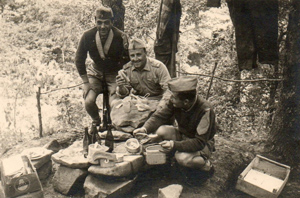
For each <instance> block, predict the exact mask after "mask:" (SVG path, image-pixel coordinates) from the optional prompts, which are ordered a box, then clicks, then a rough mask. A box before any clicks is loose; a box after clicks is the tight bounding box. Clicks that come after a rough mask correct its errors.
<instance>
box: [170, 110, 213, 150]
mask: <svg viewBox="0 0 300 198" xmlns="http://www.w3.org/2000/svg"><path fill="white" fill-rule="evenodd" d="M214 121H215V118H214V113H213V112H212V111H211V109H207V110H206V112H205V114H204V115H203V117H202V118H201V120H200V122H199V124H198V126H197V128H196V134H195V138H191V139H187V140H182V141H174V149H175V150H178V151H180V152H195V151H200V150H202V149H203V148H204V147H205V145H206V143H207V141H208V140H209V138H210V136H211V133H212V129H213V125H214V124H215V122H214Z"/></svg>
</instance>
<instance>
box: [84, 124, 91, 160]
mask: <svg viewBox="0 0 300 198" xmlns="http://www.w3.org/2000/svg"><path fill="white" fill-rule="evenodd" d="M90 142H91V140H90V136H89V129H88V127H85V128H84V137H83V156H84V157H85V158H86V157H87V155H88V148H89V144H90Z"/></svg>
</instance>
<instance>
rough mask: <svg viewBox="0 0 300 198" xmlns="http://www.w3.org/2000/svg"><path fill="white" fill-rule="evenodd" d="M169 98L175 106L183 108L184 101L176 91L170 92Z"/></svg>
mask: <svg viewBox="0 0 300 198" xmlns="http://www.w3.org/2000/svg"><path fill="white" fill-rule="evenodd" d="M170 100H171V102H172V104H173V106H174V107H175V108H184V107H185V104H184V101H182V100H180V99H179V97H178V93H176V92H171V98H170Z"/></svg>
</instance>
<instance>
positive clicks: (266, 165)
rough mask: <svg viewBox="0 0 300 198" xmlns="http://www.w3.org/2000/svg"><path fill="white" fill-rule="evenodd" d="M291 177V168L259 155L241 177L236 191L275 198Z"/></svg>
mask: <svg viewBox="0 0 300 198" xmlns="http://www.w3.org/2000/svg"><path fill="white" fill-rule="evenodd" d="M289 175H290V167H289V166H287V165H284V164H281V163H278V162H275V161H273V160H270V159H268V158H265V157H263V156H260V155H257V156H256V157H255V158H254V159H253V160H252V162H251V163H250V164H249V165H248V166H247V167H246V169H245V170H244V171H243V172H242V173H241V174H240V175H239V177H238V181H237V184H236V189H238V190H240V191H243V192H245V193H247V194H249V195H251V196H254V197H266V198H275V197H278V196H279V194H280V193H281V191H282V189H283V187H284V186H285V184H286V182H287V180H288V178H289Z"/></svg>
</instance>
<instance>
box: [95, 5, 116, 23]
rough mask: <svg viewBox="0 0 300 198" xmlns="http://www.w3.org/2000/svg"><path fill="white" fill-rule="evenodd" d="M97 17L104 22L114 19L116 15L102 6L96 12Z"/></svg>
mask: <svg viewBox="0 0 300 198" xmlns="http://www.w3.org/2000/svg"><path fill="white" fill-rule="evenodd" d="M96 17H98V18H99V19H103V20H105V19H112V18H113V17H114V14H113V11H112V9H111V8H109V7H104V6H101V7H100V8H98V9H97V10H96Z"/></svg>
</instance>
